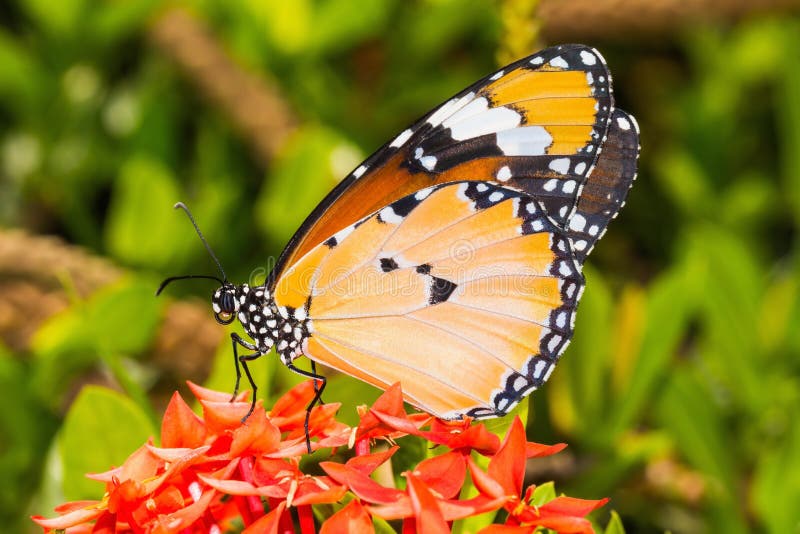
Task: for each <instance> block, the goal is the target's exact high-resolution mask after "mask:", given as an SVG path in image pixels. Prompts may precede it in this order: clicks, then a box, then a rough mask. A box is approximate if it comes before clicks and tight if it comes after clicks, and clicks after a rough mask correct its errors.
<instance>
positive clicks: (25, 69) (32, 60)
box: [0, 31, 47, 128]
mask: <svg viewBox="0 0 800 534" xmlns="http://www.w3.org/2000/svg"><path fill="white" fill-rule="evenodd" d="M38 60H39V58H37V57H35V56H34V55H33V54H31V53H30V51H29V50H27V49H25V48H24V47H23V46H21V45H20V43H18V42H17V41H15V40H14V39H13V37H12V36H11V35H9V34H8V33H6V32H4V31H0V97H2V98H3V100H4V101H5V102H14V105H13V106H6V107H4V110H8V111H10V112H12V113H19V114H20V115H21V117H22V118H23V119H24V118H27V117H29V116H30V113H31V112H35V111H36V109H35V107H34V106H35V104H36V103H38V102H39V101H40V98H41V97H42V96H43V92H44V91H43V88H44V87H46V85H47V84H46V83H45V80H44V73H43V72H42V70H41V65H40V64H39V61H38ZM5 128H8V125H7V126H6V127H5Z"/></svg>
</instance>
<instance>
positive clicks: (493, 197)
mask: <svg viewBox="0 0 800 534" xmlns="http://www.w3.org/2000/svg"><path fill="white" fill-rule="evenodd" d="M501 200H503V193H501V192H500V191H495V192H494V193H492V194H491V195H489V202H500V201H501Z"/></svg>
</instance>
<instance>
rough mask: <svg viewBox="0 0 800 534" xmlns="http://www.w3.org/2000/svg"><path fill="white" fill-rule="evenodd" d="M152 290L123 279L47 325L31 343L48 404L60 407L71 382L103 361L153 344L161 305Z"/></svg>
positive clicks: (36, 380) (149, 285)
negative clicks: (60, 402) (61, 399)
mask: <svg viewBox="0 0 800 534" xmlns="http://www.w3.org/2000/svg"><path fill="white" fill-rule="evenodd" d="M153 287H155V284H153V283H151V282H147V281H142V280H136V279H123V280H121V281H120V282H118V283H116V284H114V285H112V286H109V287H106V288H103V289H102V290H100V291H99V292H97V293H96V294H95V295H93V296H92V297H91V298H90V299H89V300H88V301H87V302H85V303H78V304H76V305H74V306H72V307H71V308H69V309H67V310H65V311H64V312H62V313H59V314H57V315H55V316H53V317H51V318H50V319H48V320H47V321H45V323H44V324H43V325H42V326H41V327H40V328H39V330H38V331H37V332H36V333H35V334H34V336H33V338H32V340H31V346H32V347H33V350H34V354H35V356H36V361H37V365H36V368H35V373H34V381H33V383H34V384H35V389H36V390H37V391H39V392H40V393H41V395H42V396H43V399H44V400H46V401H47V402H48V403H49V404H51V405H56V404H58V399H59V398H60V393H63V392H64V390H65V389H66V388H67V387H68V386H69V383H70V379H71V378H72V377H73V376H74V375H75V374H77V373H78V372H79V371H81V370H83V369H86V368H88V367H90V366H92V365H93V364H95V363H96V362H97V360H98V358H99V357H100V356H104V357H109V358H116V357H118V356H119V355H123V354H137V353H140V352H141V351H143V350H144V349H145V348H147V347H148V346H149V345H150V343H151V342H152V340H153V337H154V336H155V332H156V328H157V326H158V322H159V318H160V310H161V306H162V305H163V301H161V300H159V299H157V298H155V296H154V294H153Z"/></svg>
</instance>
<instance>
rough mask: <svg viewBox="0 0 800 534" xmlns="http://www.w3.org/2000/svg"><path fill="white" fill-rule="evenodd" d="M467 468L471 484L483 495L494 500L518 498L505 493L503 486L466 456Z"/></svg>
mask: <svg viewBox="0 0 800 534" xmlns="http://www.w3.org/2000/svg"><path fill="white" fill-rule="evenodd" d="M467 466H468V467H469V474H470V476H472V483H473V484H475V487H476V488H477V489H478V491H480V492H481V493H482V494H484V495H488V496H490V497H495V498H501V497H503V498H506V499H509V498H511V499H518V498H519V497H518V496H517V495H515V494H513V493H512V494H509V493H506V491H505V489H503V486H502V485H501V484H500V483H499V482H498V481H496V480H495V479H493V478H492V477H491V476H489V474H488V473H485V472H484V471H483V470H482V469H481V468H480V467H478V465H477V464H476V463H475V461H474V460H473V459H472V458H470V457H469V456H467Z"/></svg>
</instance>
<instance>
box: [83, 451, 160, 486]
mask: <svg viewBox="0 0 800 534" xmlns="http://www.w3.org/2000/svg"><path fill="white" fill-rule="evenodd" d="M150 447H151V445H150V443H149V441H148V443H146V444H144V445H142V446H141V447H139V448H138V449H136V450H135V451H134V452H133V453H132V454H131V455H130V456H128V459H127V460H125V463H123V464H122V465H121V466H120V467H117V468H116V469H111V470H110V471H106V472H105V473H95V474H91V475H87V477H88V478H91V479H92V480H98V481H100V482H105V483H107V484H108V483H111V481H112V480H113V479H114V477H116V478H117V480H120V481H125V480H130V479H137V480H145V479H148V478H151V477H153V476H155V475H156V473H158V471H159V470H160V469H161V468H162V467H163V466H164V462H163V461H162V460H161V459H160V458H158V457H156V456H155V455H154V454H153V453H152V451H151V450H150Z"/></svg>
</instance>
